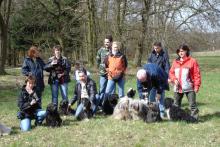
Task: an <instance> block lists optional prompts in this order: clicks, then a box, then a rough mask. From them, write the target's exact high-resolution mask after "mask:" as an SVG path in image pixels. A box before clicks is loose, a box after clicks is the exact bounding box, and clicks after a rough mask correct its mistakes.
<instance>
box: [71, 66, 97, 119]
mask: <svg viewBox="0 0 220 147" xmlns="http://www.w3.org/2000/svg"><path fill="white" fill-rule="evenodd" d="M86 73H87V72H86V70H85V69H84V68H80V69H79V82H77V83H76V85H75V90H74V93H73V98H72V100H71V101H70V103H69V106H71V105H73V104H74V103H75V102H76V101H77V108H76V113H75V117H76V118H77V119H80V115H81V114H82V113H84V110H85V109H86V111H87V113H91V115H93V114H94V113H95V112H96V108H97V106H98V104H99V101H100V99H99V95H98V94H97V88H96V83H95V81H93V80H92V79H91V78H89V77H87V75H86ZM86 115H90V114H86Z"/></svg>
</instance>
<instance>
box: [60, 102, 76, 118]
mask: <svg viewBox="0 0 220 147" xmlns="http://www.w3.org/2000/svg"><path fill="white" fill-rule="evenodd" d="M68 104H69V102H68V100H61V102H60V105H59V114H60V115H71V114H74V113H75V111H74V110H73V109H72V108H70V107H69V105H68Z"/></svg>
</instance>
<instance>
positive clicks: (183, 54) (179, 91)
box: [169, 45, 201, 119]
mask: <svg viewBox="0 0 220 147" xmlns="http://www.w3.org/2000/svg"><path fill="white" fill-rule="evenodd" d="M176 53H177V55H178V58H177V59H175V60H174V61H173V64H172V67H171V69H170V72H169V78H170V80H171V82H172V83H173V84H174V98H175V104H176V105H177V106H179V107H181V102H182V98H183V96H184V94H185V95H186V96H187V98H188V101H189V106H190V108H191V115H192V116H193V117H194V118H196V119H198V112H199V110H198V108H197V104H196V93H197V92H198V91H199V87H200V85H201V75H200V69H199V65H198V63H197V61H196V60H195V59H194V58H192V57H190V51H189V47H188V46H187V45H181V46H180V47H179V49H177V51H176Z"/></svg>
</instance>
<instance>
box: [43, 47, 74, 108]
mask: <svg viewBox="0 0 220 147" xmlns="http://www.w3.org/2000/svg"><path fill="white" fill-rule="evenodd" d="M61 50H62V48H61V46H60V45H56V46H54V47H53V51H54V56H53V57H51V58H49V61H48V63H47V64H46V65H45V67H44V69H45V70H46V71H47V72H50V75H49V79H48V84H50V85H51V91H52V103H54V104H56V105H57V106H58V94H59V93H58V92H59V88H60V91H61V96H62V99H63V100H64V99H66V100H68V83H69V82H70V76H69V72H70V70H71V65H70V63H69V61H68V60H67V58H66V57H64V56H62V55H61Z"/></svg>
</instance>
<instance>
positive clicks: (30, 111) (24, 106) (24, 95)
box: [18, 85, 41, 119]
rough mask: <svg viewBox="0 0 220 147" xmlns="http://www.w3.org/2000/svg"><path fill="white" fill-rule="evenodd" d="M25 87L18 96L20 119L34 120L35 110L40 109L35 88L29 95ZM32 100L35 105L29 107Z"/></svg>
mask: <svg viewBox="0 0 220 147" xmlns="http://www.w3.org/2000/svg"><path fill="white" fill-rule="evenodd" d="M25 87H26V85H24V86H23V87H22V89H21V92H20V95H19V96H18V107H19V109H20V115H21V116H20V117H21V119H23V118H31V119H33V118H35V112H36V110H37V109H41V107H40V102H39V101H38V100H39V98H38V97H37V94H36V92H35V88H34V89H33V91H34V92H33V93H32V94H29V93H28V92H27V91H26V89H25ZM32 99H36V101H37V103H36V104H34V105H30V103H31V101H32Z"/></svg>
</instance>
